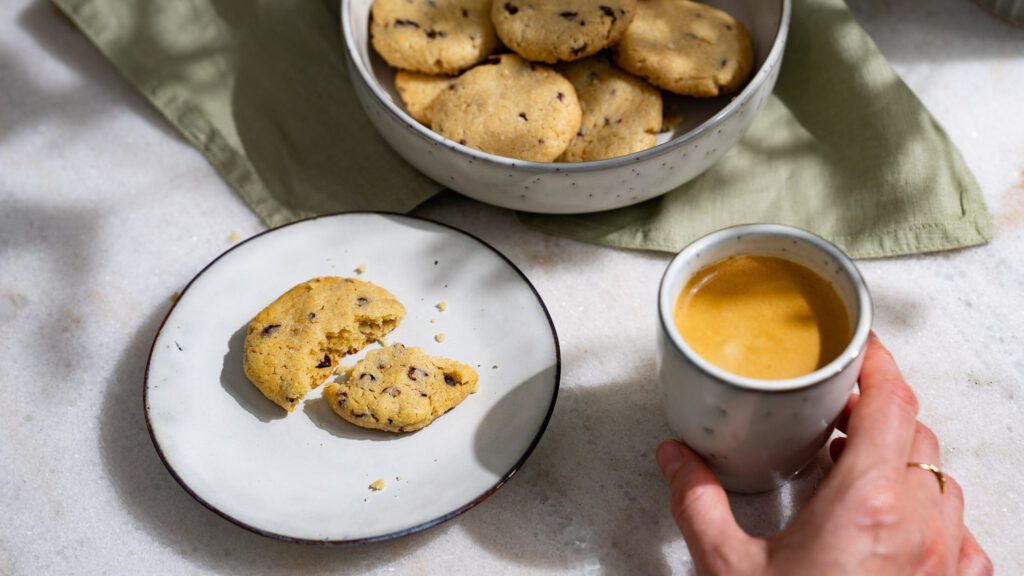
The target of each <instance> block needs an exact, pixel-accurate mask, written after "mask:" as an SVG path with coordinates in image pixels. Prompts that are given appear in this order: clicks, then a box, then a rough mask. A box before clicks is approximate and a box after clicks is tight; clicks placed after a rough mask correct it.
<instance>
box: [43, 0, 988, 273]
mask: <svg viewBox="0 0 1024 576" xmlns="http://www.w3.org/2000/svg"><path fill="white" fill-rule="evenodd" d="M54 2H55V3H56V4H57V5H59V6H60V7H61V9H62V10H63V11H64V12H65V13H66V14H67V15H68V16H69V17H70V18H71V19H72V20H73V21H74V22H75V23H76V24H77V25H78V27H79V28H81V29H82V30H83V31H84V32H85V34H86V35H87V36H88V37H89V38H90V39H91V40H92V41H93V42H94V43H95V44H96V45H97V46H98V47H99V49H100V50H101V51H102V52H103V53H104V54H105V55H106V56H107V57H108V58H109V59H110V60H111V61H112V62H113V64H114V65H115V66H116V67H117V68H118V69H119V70H120V71H121V73H122V74H123V75H124V76H125V77H126V78H127V79H128V80H129V81H130V82H131V83H132V84H134V85H135V86H136V87H137V88H138V89H139V90H140V91H141V92H142V93H143V94H144V95H145V96H146V97H147V98H148V99H149V100H150V101H151V102H152V103H153V104H154V105H155V106H156V107H157V109H159V110H160V112H162V113H163V114H164V116H166V117H167V119H168V120H169V121H170V122H171V123H172V124H173V125H174V126H175V127H176V128H177V129H178V130H179V131H180V132H181V133H182V134H183V135H184V136H185V137H186V138H187V139H188V140H189V141H190V142H191V143H192V144H194V145H195V146H196V147H197V148H198V149H199V150H200V151H202V153H203V154H204V155H205V156H206V157H207V158H208V159H209V161H210V163H211V164H212V165H213V166H214V167H215V168H216V169H217V170H218V172H219V173H220V174H221V175H222V176H223V177H224V179H225V180H227V181H228V183H230V184H231V186H232V187H234V188H235V189H236V190H237V191H238V192H239V194H241V196H242V198H243V199H245V201H246V202H247V203H248V204H249V205H250V206H251V207H252V209H253V210H254V211H255V212H256V213H257V214H258V215H259V216H260V217H261V218H262V219H263V220H264V221H265V222H266V223H267V224H268V225H270V226H276V225H280V224H284V223H286V222H289V221H292V220H295V219H298V218H302V217H305V216H309V215H314V214H322V213H329V212H337V211H345V210H392V211H399V212H406V211H409V210H411V209H413V208H415V207H416V206H418V205H419V204H421V203H422V202H424V201H425V200H427V199H428V198H430V197H431V196H433V195H434V194H436V193H437V192H438V191H440V190H443V189H444V187H443V186H442V185H440V184H438V183H435V182H433V181H431V180H429V179H427V178H426V177H425V176H423V175H421V174H419V173H418V172H417V171H416V170H415V169H414V168H412V167H411V166H410V165H408V164H407V163H405V162H404V161H403V160H402V159H401V158H399V157H398V155H397V154H395V153H394V152H393V151H392V150H391V149H390V148H389V147H388V145H387V144H386V143H385V142H384V140H383V139H381V138H380V137H379V136H378V135H377V133H376V131H375V130H374V128H373V126H372V125H371V124H370V122H369V121H368V120H367V118H366V117H365V115H364V114H363V112H362V109H361V108H360V107H359V104H358V102H357V100H356V96H355V94H354V92H353V91H352V88H351V85H350V84H349V77H348V70H347V67H346V66H345V61H344V53H343V46H342V38H341V31H340V27H339V17H338V9H339V8H338V5H339V1H338V0H303V1H301V2H294V1H289V0H188V1H181V2H155V1H152V0H54ZM520 217H521V218H522V219H523V220H524V221H525V222H527V223H528V224H530V225H532V226H535V227H538V228H540V229H542V230H545V231H548V232H550V233H554V234H560V235H565V236H569V237H573V238H577V239H580V240H585V241H590V242H597V243H601V244H607V245H611V246H620V247H629V248H641V249H653V250H669V251H675V250H678V249H679V248H681V247H682V246H683V245H685V244H686V243H687V242H689V241H690V240H692V239H694V238H696V237H698V236H700V235H702V234H704V233H706V232H708V231H711V230H714V229H717V228H721V227H723V226H728V225H732V224H739V223H746V222H780V223H787V224H791V225H795V226H800V227H802V228H806V229H809V230H812V231H815V232H817V233H819V234H821V235H823V236H825V237H826V238H829V239H831V240H832V241H834V242H836V243H837V244H839V245H840V246H841V247H843V248H844V249H845V250H846V251H847V252H849V253H850V254H851V255H853V256H857V257H875V256H890V255H898V254H910V253H916V252H928V251H935V250H944V249H950V248H958V247H963V246H970V245H974V244H980V243H984V242H986V241H988V240H989V239H990V238H991V232H990V223H989V217H988V213H987V210H986V208H985V205H984V201H983V199H982V197H981V194H980V191H979V190H978V185H977V183H976V182H975V180H974V178H973V176H972V175H971V173H970V171H969V170H968V168H967V167H966V165H965V164H964V161H963V159H962V158H961V156H960V154H959V152H958V151H957V150H956V147H955V146H954V145H953V144H952V143H951V142H950V141H949V139H948V137H947V136H946V134H945V133H944V132H943V131H942V128H941V127H940V126H939V125H938V124H937V123H936V122H935V120H934V119H933V118H932V117H931V116H930V115H929V114H928V112H927V111H926V110H925V109H924V107H923V106H922V105H921V103H920V102H919V101H918V100H917V98H915V97H914V95H913V93H911V92H910V90H909V89H908V88H907V86H906V85H905V84H904V83H903V82H902V81H901V80H900V79H899V77H898V76H896V74H895V73H894V72H893V70H892V68H890V66H889V65H888V63H887V62H886V61H885V58H884V57H883V56H882V55H881V53H880V52H879V51H878V49H877V48H876V47H875V45H874V44H873V43H872V41H871V40H870V38H868V36H867V35H866V34H865V33H864V31H863V30H862V29H861V28H860V26H859V25H858V24H857V23H856V21H855V20H854V19H853V17H852V15H851V14H850V12H849V10H848V9H847V8H846V6H845V5H844V4H843V2H842V0H794V9H793V20H792V27H791V30H790V37H789V44H788V46H787V50H786V55H785V60H784V63H783V68H782V72H781V75H780V78H779V82H778V85H777V87H776V91H775V94H774V95H773V96H772V98H770V99H769V101H768V103H767V105H766V107H765V109H764V111H763V113H762V114H761V115H760V116H759V117H758V118H757V119H756V120H755V122H754V123H753V125H752V127H751V129H750V132H749V133H748V134H747V136H746V137H744V139H743V140H742V141H741V142H740V144H739V145H737V146H736V148H734V149H733V150H731V151H730V152H729V153H728V154H726V155H725V156H724V157H723V158H722V159H721V160H720V161H719V162H718V163H717V164H715V165H714V166H713V167H712V168H711V169H709V170H708V171H707V172H705V173H704V174H703V175H701V176H700V177H699V178H697V179H695V180H694V181H692V182H690V183H688V184H686V185H684V186H682V187H680V188H679V189H677V190H674V191H672V192H670V193H668V194H666V195H664V196H662V197H660V198H657V199H654V200H650V201H648V202H645V203H643V204H639V205H637V206H633V207H629V208H623V209H620V210H612V211H608V212H601V213H593V214H582V215H573V216H544V215H536V214H521V215H520Z"/></svg>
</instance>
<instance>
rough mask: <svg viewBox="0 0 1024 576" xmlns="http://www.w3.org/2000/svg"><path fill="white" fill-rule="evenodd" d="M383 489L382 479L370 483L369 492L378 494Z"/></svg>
mask: <svg viewBox="0 0 1024 576" xmlns="http://www.w3.org/2000/svg"><path fill="white" fill-rule="evenodd" d="M383 489H384V479H383V478H378V479H376V480H374V481H373V482H371V483H370V490H373V491H374V492H380V491H381V490H383Z"/></svg>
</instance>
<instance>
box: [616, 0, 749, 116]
mask: <svg viewBox="0 0 1024 576" xmlns="http://www.w3.org/2000/svg"><path fill="white" fill-rule="evenodd" d="M615 54H616V56H615V61H616V62H617V63H618V64H619V66H621V67H622V68H623V70H625V71H627V72H630V73H632V74H636V75H637V76H640V77H642V78H646V79H647V80H649V81H650V82H651V83H652V84H654V85H655V86H658V87H660V88H664V89H665V90H668V91H669V92H674V93H676V94H681V95H684V96H701V97H711V96H718V95H720V94H731V93H733V92H735V91H736V90H738V89H739V88H740V86H742V85H743V83H744V82H746V81H747V79H748V78H749V77H750V71H751V69H752V68H753V65H754V48H753V45H752V44H751V40H750V34H749V33H748V32H747V29H746V28H744V26H743V24H741V23H740V22H739V21H738V20H736V19H735V18H733V17H732V16H730V15H729V14H726V13H725V12H723V11H721V10H717V9H715V8H712V7H710V6H708V5H706V4H700V3H698V2H690V1H689V0H642V1H641V2H640V3H639V5H637V13H636V18H634V19H633V24H632V25H631V26H630V27H629V29H628V30H626V33H625V34H624V35H623V37H622V41H620V42H619V44H618V45H617V46H616V47H615Z"/></svg>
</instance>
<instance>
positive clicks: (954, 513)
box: [657, 334, 992, 576]
mask: <svg viewBox="0 0 1024 576" xmlns="http://www.w3.org/2000/svg"><path fill="white" fill-rule="evenodd" d="M917 409H918V405H917V398H916V397H915V396H914V392H913V391H912V390H911V389H910V387H909V386H908V385H907V383H906V382H905V381H904V380H903V377H902V376H901V375H900V372H899V368H897V366H896V363H895V361H894V360H893V358H892V356H891V355H890V354H889V351H888V350H886V349H885V347H884V346H882V344H881V342H879V340H878V338H877V337H876V336H875V335H874V334H872V335H871V338H870V340H869V342H868V347H867V352H866V355H865V357H864V367H863V368H862V369H861V373H860V395H859V396H858V395H856V394H854V395H853V396H851V397H850V401H849V403H848V404H847V406H846V409H845V410H844V413H843V415H842V416H840V418H839V422H838V423H837V425H836V427H837V428H838V429H839V431H840V432H844V433H846V434H847V435H848V436H847V437H846V438H836V439H835V440H834V441H833V442H832V444H831V445H830V446H829V452H830V454H831V455H832V458H833V460H835V461H836V464H835V466H834V467H833V468H832V470H831V471H830V472H829V475H828V477H827V478H826V479H825V481H824V482H823V483H822V485H821V488H820V489H819V490H818V492H817V493H816V494H815V495H814V497H813V498H812V499H811V501H810V502H809V503H808V504H807V506H805V507H804V509H803V510H801V511H800V513H799V514H798V515H797V516H796V518H794V519H793V521H792V522H791V523H790V525H789V527H787V528H786V529H785V530H783V531H782V532H780V533H778V534H774V535H771V536H768V537H765V538H753V537H751V536H749V535H747V534H746V533H745V532H744V531H743V530H742V529H741V528H740V527H739V525H738V524H737V523H736V519H735V518H734V517H733V515H732V510H731V509H730V508H729V500H728V498H727V497H726V494H725V491H724V490H723V489H722V485H721V484H720V483H719V481H718V479H717V478H716V477H715V475H714V474H713V473H712V472H711V470H710V469H709V468H708V467H707V466H706V465H705V464H704V462H703V460H701V458H700V457H699V456H698V455H697V454H696V453H694V452H693V451H692V450H690V449H689V448H688V447H686V446H685V445H683V444H681V443H679V442H676V441H672V440H670V441H666V442H662V443H661V444H660V445H659V446H658V453H657V460H658V466H659V467H660V468H661V472H662V475H663V476H664V477H665V479H666V481H667V482H668V483H669V487H670V489H671V491H672V515H673V516H674V517H675V520H676V524H678V525H679V530H680V531H681V532H682V533H683V538H685V539H686V543H687V545H688V546H689V548H690V554H691V556H692V557H693V561H694V565H695V566H696V569H697V572H698V573H699V574H714V575H718V574H764V575H769V574H786V575H792V574H815V575H818V574H871V575H883V574H959V575H970V576H974V575H990V574H992V563H991V561H990V560H989V558H988V556H987V555H986V554H985V552H984V551H983V550H982V549H981V547H980V546H979V545H978V542H977V541H976V540H975V539H974V537H973V536H972V535H971V533H970V531H969V530H967V528H966V527H965V526H964V522H963V506H964V501H963V492H962V491H961V489H960V486H959V485H958V484H957V482H956V481H955V480H954V479H953V478H950V477H948V476H947V477H946V485H945V490H944V492H942V493H940V491H939V483H938V482H937V478H936V476H934V475H933V474H932V473H931V472H928V471H926V470H922V469H920V468H911V467H908V466H907V463H908V462H921V463H925V464H934V465H936V466H938V465H939V442H938V439H937V438H936V437H935V434H934V433H933V432H932V431H931V430H929V429H928V428H927V427H926V426H925V425H924V424H921V423H920V422H918V421H917Z"/></svg>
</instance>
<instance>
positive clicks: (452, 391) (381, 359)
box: [324, 344, 478, 432]
mask: <svg viewBox="0 0 1024 576" xmlns="http://www.w3.org/2000/svg"><path fill="white" fill-rule="evenodd" d="M477 379H478V377H477V373H476V370H473V368H471V367H469V366H467V365H465V364H460V363H459V362H456V361H454V360H449V359H447V358H439V357H433V358H432V357H430V356H428V355H427V354H426V353H424V352H423V351H422V350H420V349H419V348H406V347H405V346H403V345H401V344H393V345H391V346H388V347H387V348H381V349H377V350H371V351H370V352H368V353H367V354H366V357H365V358H363V359H362V360H360V361H359V362H357V363H356V365H355V366H353V367H351V368H349V369H348V370H346V371H345V375H344V378H343V379H342V380H341V381H340V382H332V383H330V384H328V385H327V386H325V387H324V398H325V399H327V403H328V405H330V407H331V409H332V410H334V412H335V413H337V414H338V415H339V416H341V417H342V418H344V419H345V420H347V421H349V422H351V423H353V424H355V425H356V426H361V427H363V428H374V429H377V430H385V431H388V432H412V431H414V430H419V429H420V428H423V427H424V426H426V425H427V424H430V423H431V422H433V421H434V420H435V419H437V418H438V417H439V416H441V415H442V414H444V413H445V412H447V411H449V410H451V409H452V408H454V407H455V406H457V405H458V404H459V403H460V402H462V401H463V400H464V399H465V398H466V397H467V396H469V395H470V394H472V393H474V392H476V387H477Z"/></svg>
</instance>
